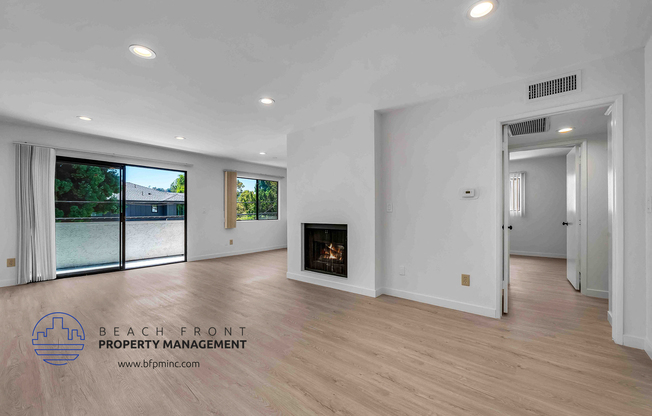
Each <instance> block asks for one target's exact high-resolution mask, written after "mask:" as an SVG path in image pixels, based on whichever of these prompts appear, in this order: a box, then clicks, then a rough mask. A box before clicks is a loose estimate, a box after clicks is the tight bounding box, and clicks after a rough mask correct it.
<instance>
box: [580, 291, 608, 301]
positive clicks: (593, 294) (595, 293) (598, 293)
mask: <svg viewBox="0 0 652 416" xmlns="http://www.w3.org/2000/svg"><path fill="white" fill-rule="evenodd" d="M582 294H583V295H585V296H591V297H592V298H601V299H609V292H608V291H606V290H596V289H584V290H582Z"/></svg>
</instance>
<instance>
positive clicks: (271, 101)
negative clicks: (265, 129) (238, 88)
mask: <svg viewBox="0 0 652 416" xmlns="http://www.w3.org/2000/svg"><path fill="white" fill-rule="evenodd" d="M258 101H260V103H261V104H265V105H272V104H274V99H273V98H269V97H263V98H261V99H260V100H258Z"/></svg>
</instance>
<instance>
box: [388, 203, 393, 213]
mask: <svg viewBox="0 0 652 416" xmlns="http://www.w3.org/2000/svg"><path fill="white" fill-rule="evenodd" d="M387 212H394V206H393V205H392V204H387Z"/></svg>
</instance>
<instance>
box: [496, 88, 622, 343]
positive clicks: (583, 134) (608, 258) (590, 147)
mask: <svg viewBox="0 0 652 416" xmlns="http://www.w3.org/2000/svg"><path fill="white" fill-rule="evenodd" d="M619 104H620V103H618V102H617V100H604V101H603V102H602V103H601V104H597V103H594V104H592V105H586V106H580V105H578V106H571V107H572V108H567V109H558V111H554V110H553V111H550V112H548V113H546V112H540V113H539V114H535V115H532V116H530V117H519V118H514V119H513V120H506V121H503V122H501V133H502V136H503V137H502V139H503V143H504V145H503V151H502V158H503V161H502V168H503V169H502V172H501V176H502V184H503V186H502V187H501V191H503V190H504V193H502V192H501V194H502V195H501V196H502V204H501V206H502V212H501V215H502V223H503V226H504V231H502V232H501V237H502V242H503V250H502V253H501V254H502V263H503V287H502V291H501V301H502V304H503V312H504V313H511V314H515V313H519V312H520V311H524V310H527V309H528V308H532V306H533V305H534V304H536V306H535V309H537V308H538V310H539V311H546V310H547V311H550V312H551V313H552V315H554V317H557V318H559V316H557V315H559V313H561V312H563V311H564V310H566V311H567V313H571V314H572V313H577V312H578V310H577V309H576V308H574V307H573V305H576V304H582V305H583V306H585V307H589V308H591V310H593V311H599V313H600V315H601V317H602V319H604V320H605V321H606V320H608V321H609V323H611V324H612V329H613V331H612V337H613V339H614V340H615V341H616V342H617V343H622V326H620V327H619V328H616V327H614V326H613V324H614V323H613V317H614V315H616V316H618V317H619V319H621V317H622V309H620V308H622V298H620V302H616V305H617V306H618V308H619V309H620V310H619V311H616V310H614V309H615V308H614V306H615V305H614V303H615V302H614V296H613V295H614V292H616V294H617V295H618V296H622V274H620V275H618V274H619V269H620V268H621V267H622V263H621V262H620V261H619V260H618V255H619V249H618V247H619V245H618V239H619V237H621V235H620V230H621V227H622V222H619V221H618V218H617V211H616V210H614V207H617V198H618V196H619V193H620V192H622V187H620V186H618V179H622V176H620V175H619V172H620V173H621V172H622V164H619V163H618V158H619V156H620V155H622V153H621V150H622V131H619V132H618V135H617V136H618V137H614V136H615V135H614V134H613V126H614V124H616V121H617V119H616V120H615V119H614V107H618V106H619ZM618 111H619V112H620V111H622V108H620V107H619V108H618ZM615 148H616V149H615ZM614 149H615V150H616V151H614ZM616 168H618V169H616ZM620 195H621V194H620ZM614 227H615V228H614ZM620 254H622V253H620ZM510 295H512V296H511V299H510ZM562 299H563V300H564V301H563V302H560V300H562ZM607 299H608V300H607ZM546 302H547V303H549V305H548V304H546ZM584 312H586V311H584ZM584 312H580V313H584ZM540 313H541V312H540ZM618 334H620V342H618V341H619V338H618Z"/></svg>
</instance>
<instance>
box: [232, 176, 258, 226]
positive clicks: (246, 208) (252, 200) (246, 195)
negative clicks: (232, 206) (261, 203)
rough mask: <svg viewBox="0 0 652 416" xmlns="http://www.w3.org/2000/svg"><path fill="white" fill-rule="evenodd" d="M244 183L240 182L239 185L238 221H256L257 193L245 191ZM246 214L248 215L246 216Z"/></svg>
mask: <svg viewBox="0 0 652 416" xmlns="http://www.w3.org/2000/svg"><path fill="white" fill-rule="evenodd" d="M244 187H245V185H244V183H242V182H240V180H238V185H237V196H238V197H237V201H238V204H237V211H236V212H237V219H238V220H239V221H249V220H255V219H256V192H255V191H250V190H248V189H244ZM245 214H246V215H245Z"/></svg>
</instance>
